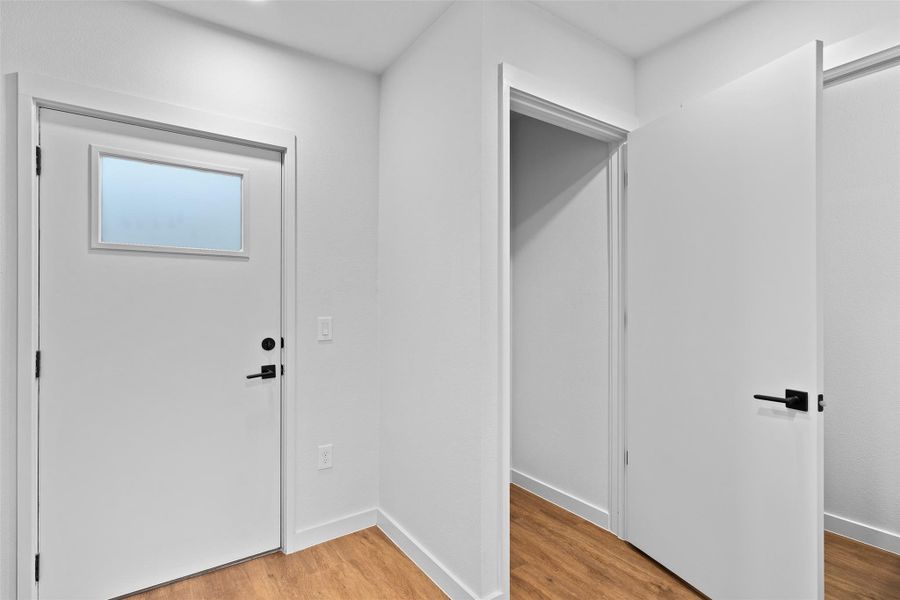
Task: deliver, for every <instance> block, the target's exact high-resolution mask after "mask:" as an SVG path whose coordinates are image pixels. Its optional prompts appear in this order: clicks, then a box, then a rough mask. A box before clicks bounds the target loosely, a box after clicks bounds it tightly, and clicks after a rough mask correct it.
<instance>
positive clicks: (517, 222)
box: [510, 113, 609, 253]
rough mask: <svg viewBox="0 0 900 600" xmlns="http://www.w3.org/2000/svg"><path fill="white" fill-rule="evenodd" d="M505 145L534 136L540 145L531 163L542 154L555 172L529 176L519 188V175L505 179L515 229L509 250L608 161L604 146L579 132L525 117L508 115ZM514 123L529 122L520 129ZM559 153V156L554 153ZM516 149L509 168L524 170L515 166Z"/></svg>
mask: <svg viewBox="0 0 900 600" xmlns="http://www.w3.org/2000/svg"><path fill="white" fill-rule="evenodd" d="M510 121H511V125H512V126H511V127H510V146H511V147H517V146H520V145H522V144H523V143H524V142H525V141H526V140H525V139H523V138H526V137H528V138H532V137H537V136H538V135H539V136H540V139H541V140H542V143H541V144H539V145H535V146H533V148H534V150H533V153H532V157H531V160H530V161H529V162H531V161H533V160H534V158H535V157H540V154H541V153H543V154H544V155H545V157H546V158H547V159H550V158H551V157H552V158H553V164H554V165H556V170H555V172H554V176H553V177H544V178H541V179H539V180H537V181H535V180H534V179H529V184H528V186H527V187H526V186H524V185H523V183H522V179H521V178H517V177H513V178H511V181H510V197H511V198H515V201H514V202H512V203H511V206H510V221H511V222H510V225H511V228H512V229H513V230H514V231H516V235H515V236H513V238H512V240H511V244H512V252H513V253H515V252H516V250H519V249H520V248H521V247H522V246H525V245H526V244H528V242H529V241H530V240H531V239H532V237H534V235H535V234H536V233H537V232H539V231H540V230H541V229H542V228H543V227H544V226H545V225H546V224H547V223H548V222H550V221H552V220H553V218H554V217H555V216H556V215H557V214H558V213H559V212H560V211H561V210H562V209H563V208H565V206H566V204H568V203H569V202H570V201H571V200H572V199H573V198H575V197H576V196H577V195H578V194H579V193H580V192H581V191H582V190H583V189H584V188H585V187H586V186H587V185H588V184H589V183H590V182H592V181H593V180H594V179H595V178H596V177H597V175H598V174H599V173H600V172H601V171H603V170H604V169H605V168H606V167H607V165H608V163H609V145H608V144H607V142H601V141H599V140H595V139H593V138H589V137H587V136H585V135H581V134H579V133H575V132H573V131H568V130H566V129H563V128H562V127H557V126H555V125H550V124H549V123H544V122H543V121H539V120H537V119H533V118H531V117H526V116H525V115H520V114H517V113H511V114H510ZM517 123H519V124H526V123H527V125H529V126H528V127H527V128H526V127H520V126H517ZM560 153H563V154H564V156H559V154H560ZM519 158H520V155H519V153H516V152H513V153H512V155H511V156H510V170H511V171H512V172H516V171H517V170H519V169H522V168H527V167H526V166H525V165H521V164H517V163H519V162H520V161H519V160H518V159H519Z"/></svg>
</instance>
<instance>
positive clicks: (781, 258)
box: [627, 44, 823, 600]
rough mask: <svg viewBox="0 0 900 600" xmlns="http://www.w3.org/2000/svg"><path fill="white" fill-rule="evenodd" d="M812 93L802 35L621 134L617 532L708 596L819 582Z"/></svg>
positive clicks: (782, 593) (817, 75) (754, 594)
mask: <svg viewBox="0 0 900 600" xmlns="http://www.w3.org/2000/svg"><path fill="white" fill-rule="evenodd" d="M820 99H821V45H820V44H810V45H808V46H806V47H804V48H802V49H799V50H797V51H795V52H793V53H791V54H789V55H787V56H785V57H784V58H781V59H779V60H777V61H775V62H773V63H771V64H769V65H767V66H765V67H763V68H761V69H759V70H757V71H754V72H753V73H750V74H749V75H747V76H745V77H743V78H741V79H739V80H737V81H735V82H733V83H731V84H730V85H727V86H725V87H724V88H721V89H720V90H718V91H716V92H714V93H712V94H710V95H708V96H706V97H705V98H701V99H699V100H696V101H694V102H689V103H686V104H685V106H684V107H683V108H682V109H680V110H678V111H676V112H675V113H673V114H670V115H668V116H665V117H663V118H661V119H659V120H657V121H654V122H652V123H649V124H647V125H646V126H644V127H641V128H640V129H638V130H637V131H635V132H634V133H633V134H632V135H631V136H630V140H629V144H628V165H629V184H630V187H629V189H628V216H627V219H628V324H627V336H628V338H627V339H628V341H627V344H628V357H627V360H628V397H627V403H628V404H627V410H628V431H627V434H628V450H629V459H630V460H629V466H628V470H627V509H628V512H627V515H628V516H627V518H628V538H629V540H630V541H631V542H632V543H633V544H635V545H636V546H637V547H638V548H640V549H641V550H643V551H644V552H646V553H647V554H649V555H650V556H652V557H653V558H655V559H656V560H658V561H659V562H660V563H662V564H663V565H665V566H666V567H668V568H669V569H671V570H672V571H674V572H675V573H677V574H678V575H680V576H681V577H682V578H684V579H685V580H686V581H687V582H689V583H690V584H692V585H694V586H695V587H697V588H698V589H699V590H700V591H702V592H704V593H705V594H707V595H709V596H710V597H711V598H714V599H717V600H718V599H738V598H742V599H748V600H749V599H752V600H762V599H772V598H784V599H792V600H803V599H814V598H817V597H821V595H822V583H821V577H822V559H823V555H822V475H821V469H822V435H821V431H822V415H821V414H820V413H819V412H817V396H818V394H819V393H820V392H821V362H822V361H821V351H820V350H821V318H820V315H821V309H820V293H819V277H818V264H817V263H818V261H817V256H818V250H817V245H818V239H817V231H818V225H817V219H818V200H817V185H818V184H817V159H818V147H819V120H820V119H819V105H820ZM786 389H790V390H796V391H799V392H803V393H804V394H806V395H807V396H808V410H806V411H803V410H797V409H795V408H789V407H787V406H786V405H785V404H779V403H776V402H772V401H766V400H759V399H755V398H754V395H756V394H762V395H770V396H775V397H786V392H785V390H786ZM790 394H792V395H793V392H791V393H790Z"/></svg>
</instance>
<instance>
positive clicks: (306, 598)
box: [131, 486, 900, 600]
mask: <svg viewBox="0 0 900 600" xmlns="http://www.w3.org/2000/svg"><path fill="white" fill-rule="evenodd" d="M510 513H511V519H510V534H511V537H512V546H511V557H510V572H511V573H510V575H511V586H512V589H511V596H512V600H569V599H578V600H626V599H628V600H642V599H651V598H652V599H660V600H682V599H696V598H703V597H704V596H702V595H701V594H699V593H698V592H696V591H695V590H693V589H692V588H690V587H689V586H688V585H687V584H685V583H684V582H683V581H681V580H680V579H679V578H678V577H676V576H675V575H673V574H671V573H670V572H669V571H667V570H666V569H664V568H663V567H661V566H660V565H658V564H657V563H656V562H654V561H653V560H651V559H650V558H648V557H647V556H645V555H644V554H642V553H641V552H639V551H638V550H636V549H635V548H634V547H632V546H631V545H629V544H627V543H625V542H623V541H621V540H619V539H618V538H616V537H615V536H614V535H612V534H611V533H609V532H607V531H604V530H603V529H600V528H599V527H597V526H595V525H593V524H591V523H588V522H587V521H585V520H583V519H581V518H579V517H577V516H575V515H573V514H571V513H569V512H567V511H565V510H563V509H561V508H559V507H557V506H555V505H553V504H551V503H549V502H547V501H546V500H543V499H541V498H539V497H537V496H535V495H533V494H530V493H529V492H526V491H525V490H523V489H522V488H519V487H517V486H512V487H511V489H510ZM825 597H826V600H851V599H852V600H900V556H897V555H895V554H891V553H889V552H884V551H882V550H878V549H877V548H872V547H870V546H866V545H864V544H860V543H858V542H855V541H852V540H848V539H847V538H842V537H840V536H837V535H834V534H831V533H827V534H826V536H825ZM443 598H446V596H445V595H444V594H443V593H442V592H441V591H440V589H438V587H437V586H436V585H435V584H434V583H432V581H431V580H430V579H428V577H427V576H425V574H424V573H422V572H421V571H420V570H419V569H418V568H417V567H416V565H415V564H414V563H413V562H412V561H411V560H409V558H407V557H406V556H405V555H404V554H403V553H402V552H401V551H400V550H399V549H398V548H397V547H396V546H394V544H393V543H392V542H391V541H390V540H389V539H388V538H387V536H385V535H384V534H383V533H382V532H381V531H380V530H379V529H377V528H375V527H372V528H370V529H365V530H363V531H360V532H357V533H354V534H352V535H348V536H345V537H342V538H339V539H336V540H333V541H330V542H326V543H324V544H320V545H318V546H314V547H312V548H309V549H307V550H303V551H301V552H296V553H294V554H291V555H287V556H285V555H283V554H271V555H268V556H264V557H261V558H257V559H255V560H251V561H248V562H245V563H242V564H239V565H234V566H232V567H228V568H226V569H221V570H219V571H214V572H212V573H207V574H206V575H201V576H199V577H194V578H191V579H186V580H184V581H180V582H178V583H174V584H172V585H169V586H165V587H161V588H157V589H155V590H151V591H149V592H146V593H144V594H139V595H135V596H132V597H131V600H270V599H279V600H407V599H409V600H412V599H415V600H431V599H435V600H437V599H443Z"/></svg>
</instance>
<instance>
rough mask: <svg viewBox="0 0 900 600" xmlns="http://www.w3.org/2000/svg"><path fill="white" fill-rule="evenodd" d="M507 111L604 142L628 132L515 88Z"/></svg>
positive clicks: (512, 90) (510, 91) (510, 95)
mask: <svg viewBox="0 0 900 600" xmlns="http://www.w3.org/2000/svg"><path fill="white" fill-rule="evenodd" d="M509 109H510V110H511V111H513V112H517V113H519V114H522V115H526V116H529V117H534V118H535V119H540V120H541V121H545V122H547V123H550V124H551V125H556V126H557V127H562V128H563V129H568V130H570V131H574V132H576V133H580V134H582V135H586V136H588V137H592V138H597V139H601V140H604V141H612V140H621V139H624V138H625V136H626V135H628V132H627V131H625V130H624V129H619V128H618V127H615V126H614V125H609V124H607V123H602V122H598V121H597V120H596V119H592V118H591V117H589V116H587V115H585V114H582V113H580V112H577V111H574V110H571V109H569V108H566V107H565V106H560V105H559V104H555V103H553V102H550V101H548V100H544V99H543V98H538V97H537V96H532V95H531V94H529V93H528V92H523V91H522V90H519V89H516V88H510V90H509Z"/></svg>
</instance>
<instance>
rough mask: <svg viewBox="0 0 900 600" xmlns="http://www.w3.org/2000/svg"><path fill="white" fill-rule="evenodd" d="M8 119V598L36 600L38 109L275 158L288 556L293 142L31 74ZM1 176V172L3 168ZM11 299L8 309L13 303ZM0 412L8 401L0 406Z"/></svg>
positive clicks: (286, 546)
mask: <svg viewBox="0 0 900 600" xmlns="http://www.w3.org/2000/svg"><path fill="white" fill-rule="evenodd" d="M7 81H8V82H9V84H10V88H11V89H10V96H8V97H10V98H14V104H12V105H11V106H9V110H10V114H11V115H13V114H14V115H16V124H17V126H16V129H15V135H16V156H15V158H16V161H17V166H18V168H17V173H16V179H17V182H16V185H17V197H16V198H9V199H8V204H6V205H4V206H3V207H2V212H3V214H4V215H9V216H10V217H11V218H12V215H16V217H15V218H16V219H17V240H15V241H11V242H10V246H9V247H10V248H13V247H14V248H16V252H17V254H16V259H15V260H16V263H15V264H16V274H15V276H13V277H6V278H4V280H3V282H2V285H3V301H4V302H9V303H10V305H11V304H12V303H13V302H15V305H16V311H17V339H16V352H15V354H14V355H13V357H12V361H11V362H13V363H14V364H13V365H11V367H10V369H11V371H12V372H15V373H16V396H15V402H16V413H17V416H16V448H17V457H16V489H15V491H14V497H15V499H16V500H15V507H14V510H15V512H16V568H15V573H16V575H15V577H16V583H15V586H16V590H17V595H18V597H19V598H21V599H28V598H36V597H37V586H36V585H35V582H34V572H33V569H34V555H35V554H36V552H37V543H38V533H37V525H38V524H37V501H38V492H37V481H38V477H37V435H36V432H37V379H36V378H35V376H34V356H35V352H36V351H37V350H38V312H37V285H38V277H37V272H38V270H37V264H38V262H37V261H38V256H37V240H38V238H37V231H36V228H37V223H38V220H37V218H38V216H37V205H38V203H37V197H38V188H37V183H38V178H37V176H36V174H35V152H34V149H35V146H36V145H37V141H38V135H37V133H38V131H37V126H38V108H40V107H47V108H54V109H57V110H64V111H67V112H74V113H78V114H84V115H88V116H94V117H99V118H103V119H108V120H113V121H119V122H125V123H132V124H136V125H141V126H145V127H153V128H156V129H162V130H165V131H172V132H176V133H183V134H187V135H192V136H199V137H204V138H208V139H215V140H222V141H227V142H232V143H238V144H243V145H249V146H254V147H259V148H266V149H270V150H275V151H278V152H281V153H282V161H283V166H282V282H281V286H282V289H281V311H282V329H283V335H284V338H285V348H284V349H283V350H282V361H283V364H287V368H286V369H285V375H284V376H282V377H281V397H282V432H281V446H282V456H281V468H282V478H281V544H282V549H283V550H284V551H285V552H290V551H292V549H293V547H292V544H293V540H294V535H293V534H294V530H295V509H294V505H295V502H294V495H295V494H294V491H295V472H296V455H295V452H296V451H295V448H296V427H295V424H296V409H295V405H296V402H295V393H296V382H295V377H294V373H295V370H294V367H295V365H296V360H297V353H296V346H297V339H298V338H297V331H296V329H297V317H296V311H297V284H298V282H297V278H298V275H297V264H298V257H297V251H298V244H297V232H298V222H297V218H298V216H297V213H298V211H297V200H298V197H297V177H298V165H299V163H298V143H297V137H296V136H295V135H294V133H293V132H290V131H287V130H284V129H279V128H275V127H271V126H268V125H261V124H257V123H251V122H248V121H242V120H239V119H234V118H231V117H226V116H221V115H215V114H212V113H207V112H203V111H198V110H194V109H190V108H185V107H181V106H176V105H172V104H165V103H161V102H155V101H152V100H147V99H144V98H138V97H136V96H129V95H126V94H121V93H118V92H111V91H107V90H101V89H97V88H92V87H88V86H83V85H79V84H75V83H70V82H67V81H62V80H58V79H53V78H51V77H46V76H43V75H35V74H32V73H17V74H15V75H14V76H12V77H9V78H8V79H7ZM4 168H6V167H5V166H4ZM13 299H15V300H13ZM2 401H3V402H7V401H12V399H6V398H4V399H2Z"/></svg>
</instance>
